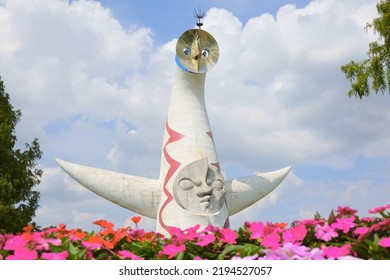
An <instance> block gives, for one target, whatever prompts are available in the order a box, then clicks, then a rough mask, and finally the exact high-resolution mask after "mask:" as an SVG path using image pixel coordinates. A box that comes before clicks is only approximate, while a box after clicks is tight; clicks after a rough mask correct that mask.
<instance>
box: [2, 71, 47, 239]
mask: <svg viewBox="0 0 390 280" xmlns="http://www.w3.org/2000/svg"><path fill="white" fill-rule="evenodd" d="M21 115H22V114H21V112H20V110H14V108H13V106H12V105H11V104H10V100H9V95H8V93H6V92H5V89H4V83H3V81H2V80H1V77H0V232H9V233H16V232H20V231H21V229H22V227H24V226H26V225H27V224H29V223H30V222H31V221H32V218H33V217H34V216H35V211H36V209H37V208H38V201H39V192H37V191H35V190H33V187H34V186H36V185H37V184H39V183H40V178H41V176H42V170H40V169H38V168H37V160H38V159H40V158H41V156H42V152H41V151H40V148H39V143H38V140H37V139H34V140H33V141H32V143H31V144H25V150H24V151H21V150H20V149H15V148H14V146H15V143H16V141H17V138H16V136H15V132H14V130H15V126H16V124H17V123H18V122H19V120H20V118H21Z"/></svg>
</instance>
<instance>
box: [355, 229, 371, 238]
mask: <svg viewBox="0 0 390 280" xmlns="http://www.w3.org/2000/svg"><path fill="white" fill-rule="evenodd" d="M370 231H371V230H370V229H369V228H366V227H358V228H356V229H355V232H354V233H355V234H357V235H358V236H359V237H358V241H359V240H360V239H361V238H363V237H364V236H365V235H366V234H368V233H369V232H370Z"/></svg>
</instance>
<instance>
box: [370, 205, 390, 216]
mask: <svg viewBox="0 0 390 280" xmlns="http://www.w3.org/2000/svg"><path fill="white" fill-rule="evenodd" d="M389 208H390V204H387V205H385V206H379V207H376V208H374V209H372V210H368V213H370V214H376V213H380V212H383V211H385V210H387V209H389Z"/></svg>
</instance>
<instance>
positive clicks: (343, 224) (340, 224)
mask: <svg viewBox="0 0 390 280" xmlns="http://www.w3.org/2000/svg"><path fill="white" fill-rule="evenodd" d="M354 221H355V216H351V217H349V218H336V223H333V224H332V228H334V229H339V230H342V231H343V232H344V233H347V232H348V231H349V230H350V229H351V228H353V227H355V226H356V224H355V223H354Z"/></svg>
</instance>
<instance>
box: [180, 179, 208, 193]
mask: <svg viewBox="0 0 390 280" xmlns="http://www.w3.org/2000/svg"><path fill="white" fill-rule="evenodd" d="M200 185H202V182H201V181H197V180H195V182H194V181H192V180H191V179H188V178H183V179H181V180H180V181H179V187H180V188H181V189H182V190H184V191H189V190H192V189H193V188H194V187H198V186H200Z"/></svg>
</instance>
